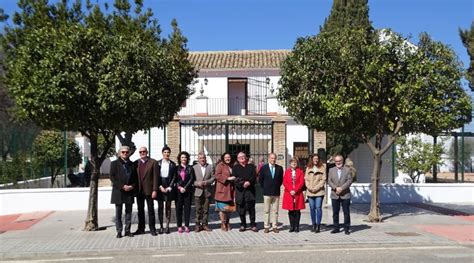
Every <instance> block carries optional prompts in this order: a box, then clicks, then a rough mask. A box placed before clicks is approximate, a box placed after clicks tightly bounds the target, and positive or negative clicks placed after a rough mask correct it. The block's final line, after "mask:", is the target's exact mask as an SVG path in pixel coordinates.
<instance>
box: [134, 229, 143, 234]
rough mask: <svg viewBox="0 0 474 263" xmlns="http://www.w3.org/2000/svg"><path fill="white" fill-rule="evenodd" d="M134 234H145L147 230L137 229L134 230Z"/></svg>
mask: <svg viewBox="0 0 474 263" xmlns="http://www.w3.org/2000/svg"><path fill="white" fill-rule="evenodd" d="M133 234H134V235H143V234H145V230H142V229H137V231H135V232H133Z"/></svg>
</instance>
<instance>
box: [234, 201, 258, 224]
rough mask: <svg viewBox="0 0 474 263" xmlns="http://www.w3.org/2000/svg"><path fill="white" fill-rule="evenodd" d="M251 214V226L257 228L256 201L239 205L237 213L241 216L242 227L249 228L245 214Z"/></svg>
mask: <svg viewBox="0 0 474 263" xmlns="http://www.w3.org/2000/svg"><path fill="white" fill-rule="evenodd" d="M247 211H248V212H249V218H250V226H251V227H254V226H255V227H256V226H257V224H256V223H255V201H243V202H242V203H238V204H237V212H238V213H239V216H240V226H243V227H247V220H246V218H245V214H246V213H247Z"/></svg>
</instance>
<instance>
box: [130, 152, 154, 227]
mask: <svg viewBox="0 0 474 263" xmlns="http://www.w3.org/2000/svg"><path fill="white" fill-rule="evenodd" d="M138 153H139V154H140V159H138V160H136V161H135V167H136V169H137V174H138V192H137V209H138V229H137V231H135V233H134V234H135V235H141V234H145V201H146V206H147V209H148V227H149V228H150V234H151V235H152V236H156V235H157V234H156V227H155V208H154V205H153V203H154V202H153V200H154V199H156V196H157V191H158V179H159V176H160V168H159V166H158V162H157V161H156V160H155V159H152V158H150V157H149V156H148V149H147V148H146V147H145V146H142V147H140V149H139V150H138Z"/></svg>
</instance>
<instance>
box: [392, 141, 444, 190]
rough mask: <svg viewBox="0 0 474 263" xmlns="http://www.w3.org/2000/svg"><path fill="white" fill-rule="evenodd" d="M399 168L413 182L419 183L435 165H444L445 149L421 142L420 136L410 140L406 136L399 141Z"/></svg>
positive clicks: (438, 145) (437, 145)
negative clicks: (442, 158) (421, 176)
mask: <svg viewBox="0 0 474 263" xmlns="http://www.w3.org/2000/svg"><path fill="white" fill-rule="evenodd" d="M397 145H398V150H397V167H398V169H400V170H401V171H403V172H404V173H406V174H407V175H408V176H410V178H411V179H412V180H413V182H415V183H417V182H419V178H420V175H422V174H424V173H427V172H429V171H430V170H431V168H433V166H434V165H442V164H443V161H442V160H441V155H442V154H443V147H442V146H441V145H440V144H436V145H433V144H431V143H426V142H423V141H422V140H421V138H420V137H419V136H415V137H412V138H410V139H408V138H406V137H405V136H402V137H399V138H398V139H397Z"/></svg>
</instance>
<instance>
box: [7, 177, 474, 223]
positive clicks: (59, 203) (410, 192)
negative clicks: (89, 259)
mask: <svg viewBox="0 0 474 263" xmlns="http://www.w3.org/2000/svg"><path fill="white" fill-rule="evenodd" d="M111 190H112V188H111V187H99V197H98V206H99V209H113V208H114V206H113V205H111V204H110V193H111ZM351 192H352V194H353V198H352V202H353V203H369V202H370V193H371V191H370V184H359V183H357V184H353V185H352V187H351ZM88 201H89V189H88V188H59V189H58V188H56V189H15V190H0V215H7V214H18V213H27V212H34V211H50V210H87V206H88ZM380 201H381V203H406V202H414V203H416V202H418V203H469V202H471V203H472V202H474V184H472V183H469V184H381V188H380Z"/></svg>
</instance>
